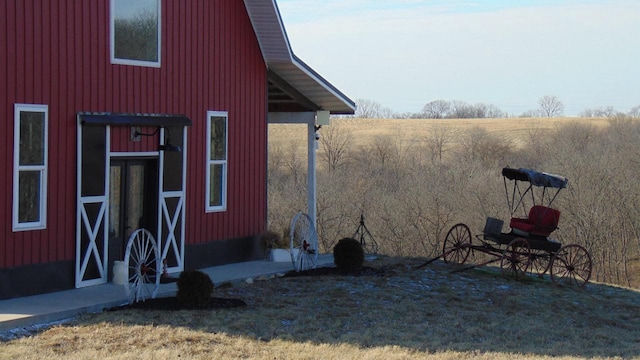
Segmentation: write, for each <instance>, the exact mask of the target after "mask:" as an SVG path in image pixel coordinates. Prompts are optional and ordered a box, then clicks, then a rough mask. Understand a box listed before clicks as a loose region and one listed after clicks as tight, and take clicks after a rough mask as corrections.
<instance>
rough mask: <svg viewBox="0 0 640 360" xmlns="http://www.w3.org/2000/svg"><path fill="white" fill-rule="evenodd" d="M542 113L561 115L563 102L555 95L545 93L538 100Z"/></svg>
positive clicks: (548, 115)
mask: <svg viewBox="0 0 640 360" xmlns="http://www.w3.org/2000/svg"><path fill="white" fill-rule="evenodd" d="M538 105H540V110H541V112H542V115H543V116H545V117H558V116H562V114H563V112H564V104H563V103H562V101H560V99H558V98H557V97H556V96H552V95H545V96H543V97H541V98H540V99H539V100H538Z"/></svg>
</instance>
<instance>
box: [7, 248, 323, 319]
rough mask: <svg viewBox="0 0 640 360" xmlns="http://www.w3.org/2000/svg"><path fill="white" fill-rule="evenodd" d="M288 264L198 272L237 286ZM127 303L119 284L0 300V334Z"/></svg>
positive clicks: (163, 292) (165, 289)
mask: <svg viewBox="0 0 640 360" xmlns="http://www.w3.org/2000/svg"><path fill="white" fill-rule="evenodd" d="M329 265H333V255H332V254H323V255H319V256H318V266H329ZM292 269H293V266H292V265H291V262H272V261H267V260H257V261H249V262H242V263H236V264H229V265H222V266H215V267H211V268H206V269H201V271H203V272H205V273H206V274H207V275H209V277H210V278H211V281H213V283H214V284H215V285H216V286H218V285H220V284H222V283H225V282H231V283H237V282H241V281H246V280H247V279H252V280H253V279H256V278H260V277H264V276H271V275H276V274H284V273H286V272H288V271H291V270H292ZM176 292H177V286H176V284H175V283H170V284H161V285H160V289H159V290H158V297H162V296H175V294H176ZM127 302H128V300H127V298H126V296H125V292H124V286H123V285H114V284H111V283H109V284H104V285H95V286H89V287H85V288H80V289H72V290H66V291H60V292H55V293H49V294H42V295H35V296H28V297H22V298H15V299H9V300H0V331H6V330H11V329H16V328H20V327H26V326H33V325H37V324H44V323H50V322H55V321H60V320H64V319H68V318H72V317H74V316H77V315H80V314H83V313H92V312H101V311H103V310H104V309H107V308H111V307H114V306H119V305H124V304H126V303H127Z"/></svg>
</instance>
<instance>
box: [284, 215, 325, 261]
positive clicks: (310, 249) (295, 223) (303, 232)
mask: <svg viewBox="0 0 640 360" xmlns="http://www.w3.org/2000/svg"><path fill="white" fill-rule="evenodd" d="M289 239H290V247H289V250H290V251H291V262H292V263H293V268H294V269H295V270H296V271H302V270H308V269H313V268H315V267H316V265H317V263H318V235H317V234H316V229H315V227H314V226H313V222H312V221H311V218H310V217H309V215H307V214H305V213H302V212H299V213H297V214H296V215H295V216H294V217H293V219H292V220H291V230H290V232H289Z"/></svg>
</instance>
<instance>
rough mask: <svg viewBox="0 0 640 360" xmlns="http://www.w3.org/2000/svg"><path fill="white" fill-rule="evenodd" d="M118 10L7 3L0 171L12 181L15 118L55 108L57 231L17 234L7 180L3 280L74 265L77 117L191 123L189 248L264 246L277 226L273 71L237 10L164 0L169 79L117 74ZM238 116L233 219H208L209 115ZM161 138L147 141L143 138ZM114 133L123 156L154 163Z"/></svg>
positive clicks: (77, 0)
mask: <svg viewBox="0 0 640 360" xmlns="http://www.w3.org/2000/svg"><path fill="white" fill-rule="evenodd" d="M109 36H110V29H109V1H106V0H104V1H83V0H50V1H45V2H42V1H36V0H20V1H2V2H0V53H1V54H11V55H9V56H0V133H1V134H5V137H6V140H5V141H4V142H0V143H4V145H2V148H1V149H0V150H4V151H1V154H0V171H2V172H3V173H4V174H12V173H13V106H14V104H15V103H33V104H46V105H48V106H49V173H48V183H49V188H48V209H47V228H46V229H45V230H39V231H24V232H17V233H14V232H12V230H11V213H12V198H13V195H12V194H13V193H12V189H13V179H12V176H3V177H0V189H1V190H0V191H2V195H1V196H0V215H1V216H0V268H4V267H14V266H22V265H30V264H37V263H46V262H54V261H63V260H73V259H75V237H76V234H75V228H76V227H75V223H76V219H75V216H76V187H75V186H76V185H75V184H76V114H77V113H78V112H80V111H97V112H99V111H108V112H125V113H170V114H185V115H187V116H188V117H189V118H190V119H191V120H192V121H193V126H192V127H191V128H189V129H188V130H187V133H188V149H187V154H188V159H187V171H188V175H187V177H188V179H187V184H186V189H187V199H186V200H187V201H186V204H187V208H186V228H187V229H186V241H187V243H202V242H209V241H215V240H223V239H234V238H240V237H246V236H251V235H255V234H257V233H259V232H261V231H263V230H264V226H265V219H266V193H265V191H266V190H265V183H266V178H265V176H266V171H265V170H266V164H265V162H266V154H265V151H266V108H267V107H266V103H265V101H266V67H265V64H264V62H263V59H262V55H261V53H260V49H259V47H258V43H257V40H256V39H255V35H254V33H253V29H252V27H251V23H250V21H249V18H248V16H247V14H246V10H245V8H244V4H243V2H242V1H238V0H216V1H210V0H190V1H181V0H164V1H163V2H162V44H161V51H162V54H161V67H160V68H153V67H139V66H125V65H112V64H111V63H110V58H109V57H110V51H109V46H110V44H109ZM208 110H219V111H228V112H229V154H228V155H229V158H228V159H229V178H228V180H229V193H228V210H227V211H226V212H221V213H205V212H204V208H205V201H206V199H205V187H206V184H205V179H204V176H205V164H206V154H205V149H206V134H205V130H206V122H205V120H206V119H205V118H206V112H207V111H208ZM147 130H148V131H149V132H151V131H153V130H154V129H143V131H147ZM129 137H130V129H129V128H115V127H114V128H112V138H111V140H112V143H113V148H112V150H113V151H149V150H152V149H155V148H156V147H157V140H156V139H146V138H143V139H142V141H140V142H135V143H134V142H131V141H129Z"/></svg>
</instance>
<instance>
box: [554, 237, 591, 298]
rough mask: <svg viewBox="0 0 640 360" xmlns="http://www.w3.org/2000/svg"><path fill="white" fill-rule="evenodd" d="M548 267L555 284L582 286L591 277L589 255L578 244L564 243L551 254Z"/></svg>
mask: <svg viewBox="0 0 640 360" xmlns="http://www.w3.org/2000/svg"><path fill="white" fill-rule="evenodd" d="M550 268H551V281H553V282H554V283H555V284H557V285H560V286H563V285H567V286H571V285H575V286H577V287H583V286H585V285H586V284H587V282H589V279H590V278H591V255H589V252H588V251H587V249H585V248H584V247H582V246H580V245H577V244H571V245H566V246H563V247H561V248H560V250H558V252H557V253H555V255H553V257H552V258H551V266H550Z"/></svg>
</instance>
